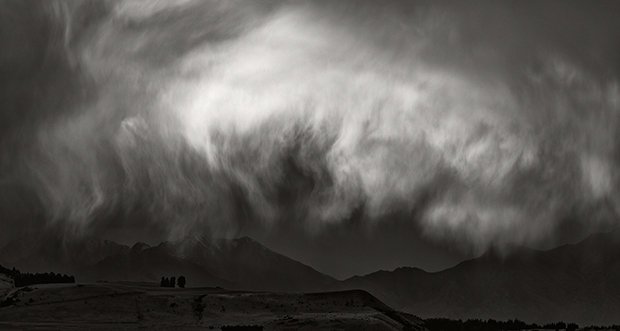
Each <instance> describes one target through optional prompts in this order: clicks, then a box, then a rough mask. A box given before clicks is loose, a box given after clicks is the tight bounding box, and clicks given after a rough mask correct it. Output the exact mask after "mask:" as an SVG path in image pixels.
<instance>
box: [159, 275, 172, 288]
mask: <svg viewBox="0 0 620 331" xmlns="http://www.w3.org/2000/svg"><path fill="white" fill-rule="evenodd" d="M161 287H170V280H169V279H168V277H162V278H161Z"/></svg>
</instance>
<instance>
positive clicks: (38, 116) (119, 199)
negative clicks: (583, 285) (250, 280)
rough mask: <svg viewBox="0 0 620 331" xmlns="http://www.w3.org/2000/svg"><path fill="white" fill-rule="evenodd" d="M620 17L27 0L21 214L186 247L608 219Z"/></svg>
mask: <svg viewBox="0 0 620 331" xmlns="http://www.w3.org/2000/svg"><path fill="white" fill-rule="evenodd" d="M616 7H617V5H616V4H614V3H605V2H597V3H596V4H585V3H565V2H545V3H533V2H532V3H529V2H502V3H498V2H476V3H462V2H439V3H438V2H409V1H407V2H397V1H393V2H389V3H381V4H379V3H377V2H374V1H338V2H332V1H324V2H323V1H317V2H310V1H299V2H260V3H257V2H250V1H176V2H168V1H137V0H136V1H106V2H60V1H58V2H46V3H40V2H8V3H7V4H5V5H3V8H2V9H0V10H1V14H2V16H3V19H2V23H1V24H2V27H3V28H2V44H3V46H8V47H4V48H5V49H10V51H9V52H5V53H3V54H2V58H1V60H2V61H1V63H2V72H3V73H6V75H3V77H2V81H1V82H0V84H1V86H2V92H1V93H3V94H2V95H3V99H4V100H6V102H5V104H6V106H4V105H3V109H2V113H1V114H0V116H1V118H0V119H1V120H2V124H1V125H2V132H1V139H2V142H1V143H2V146H1V148H2V156H1V157H2V163H1V164H0V166H2V169H3V170H4V171H3V173H4V174H3V176H2V182H1V184H0V185H2V195H3V196H9V195H10V194H9V193H7V192H9V191H13V190H15V188H19V189H18V190H16V191H19V192H22V193H17V194H18V196H23V198H20V197H17V198H16V197H12V198H10V199H3V205H2V208H3V210H6V212H5V213H4V214H6V215H21V214H20V213H22V214H23V212H21V211H20V210H23V207H20V206H21V205H23V204H24V203H25V204H31V205H32V206H35V207H33V208H34V209H35V210H40V211H41V212H40V213H41V215H42V216H40V218H41V219H44V223H45V224H54V225H57V226H60V227H61V228H63V229H65V230H66V231H68V232H71V233H81V232H95V233H101V232H105V231H107V230H108V229H117V228H122V227H123V226H127V227H128V228H136V227H137V228H140V227H149V228H150V229H157V230H155V232H161V233H165V234H167V235H168V236H172V237H181V236H184V235H187V234H188V233H193V232H196V231H199V232H201V233H202V232H210V233H213V234H214V235H228V234H232V233H235V232H236V231H239V229H240V228H242V227H244V226H245V225H244V224H248V223H252V224H254V223H257V224H260V226H265V227H267V228H270V227H278V226H281V224H282V223H283V222H294V223H296V224H297V223H298V224H299V226H301V227H302V228H304V229H306V230H308V231H310V232H313V233H316V232H317V231H321V230H322V229H327V228H330V227H331V226H333V225H334V224H339V223H342V222H350V220H351V219H352V218H354V216H353V215H355V214H356V213H362V214H363V215H364V216H363V218H362V219H363V220H364V222H365V224H367V226H368V227H370V228H372V227H373V224H375V223H377V222H381V220H382V219H385V217H386V215H392V214H398V215H407V216H406V218H407V221H408V222H415V223H416V224H417V226H418V227H416V228H418V229H420V231H422V232H423V233H424V234H425V235H428V236H431V237H433V238H452V239H456V240H457V241H458V242H460V243H462V244H463V245H466V246H470V247H472V246H473V247H476V248H485V247H487V246H488V245H490V244H499V245H502V244H506V243H515V242H516V243H522V242H535V241H537V240H540V239H543V238H548V237H549V236H550V235H551V234H553V233H554V230H555V229H556V228H557V227H558V225H560V224H559V223H561V222H562V220H563V219H567V218H569V216H570V218H571V219H584V221H583V222H587V224H591V226H593V227H594V226H597V225H598V224H601V223H606V222H611V221H613V220H615V217H616V214H617V211H618V208H619V204H620V200H619V198H618V193H619V192H618V189H617V187H618V185H617V184H618V180H619V178H618V171H617V168H618V167H617V165H618V161H619V157H618V152H617V150H618V144H617V141H618V139H617V138H618V130H617V129H618V125H619V124H620V123H618V120H619V119H618V116H619V111H620V109H619V107H620V87H619V83H618V76H619V69H620V68H619V64H618V62H619V61H618V60H619V59H620V50H619V45H618V40H620V36H619V34H620V27H619V26H618V25H619V23H618V22H617V20H615V15H614V14H613V13H614V12H616V13H617V11H618V8H616ZM4 18H6V19H4ZM15 201H21V202H22V203H15ZM593 211H596V212H593ZM586 215H587V216H588V217H587V218H586V217H585V216H586ZM377 235H378V236H380V235H381V234H380V233H378V234H377Z"/></svg>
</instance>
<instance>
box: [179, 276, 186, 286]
mask: <svg viewBox="0 0 620 331" xmlns="http://www.w3.org/2000/svg"><path fill="white" fill-rule="evenodd" d="M177 284H178V285H179V287H180V288H185V276H179V280H178V281H177Z"/></svg>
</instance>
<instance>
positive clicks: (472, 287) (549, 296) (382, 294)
mask: <svg viewBox="0 0 620 331" xmlns="http://www.w3.org/2000/svg"><path fill="white" fill-rule="evenodd" d="M339 288H342V289H353V288H360V289H364V290H367V291H369V292H370V293H372V294H374V295H376V296H377V297H378V298H379V299H381V300H383V301H385V302H386V303H387V304H389V305H391V306H393V307H395V308H396V309H403V310H405V311H409V312H412V313H415V314H417V315H420V316H422V317H432V316H443V317H450V318H495V319H510V318H519V319H522V320H527V321H531V322H545V321H554V320H567V321H575V322H579V323H599V324H600V323H606V324H611V323H618V322H620V314H618V312H619V311H620V234H618V233H617V232H616V233H608V234H597V235H593V236H591V237H589V238H588V239H586V240H584V241H582V242H580V243H577V244H572V245H565V246H561V247H558V248H556V249H553V250H550V251H536V250H529V249H518V250H516V251H514V252H513V253H512V254H511V255H510V256H507V257H501V256H499V255H498V254H494V253H492V252H491V253H488V254H485V255H483V256H481V257H480V258H477V259H472V260H469V261H465V262H462V263H460V264H459V265H457V266H455V267H453V268H450V269H447V270H444V271H441V272H437V273H427V272H425V271H423V270H420V269H415V268H399V269H396V270H394V271H391V272H387V271H379V272H375V273H372V274H369V275H366V276H361V277H352V278H350V279H347V280H345V281H343V282H342V283H341V284H340V285H339Z"/></svg>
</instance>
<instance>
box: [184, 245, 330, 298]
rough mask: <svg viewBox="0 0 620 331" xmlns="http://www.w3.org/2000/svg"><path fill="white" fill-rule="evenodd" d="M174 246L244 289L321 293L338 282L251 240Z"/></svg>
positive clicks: (197, 262) (189, 258)
mask: <svg viewBox="0 0 620 331" xmlns="http://www.w3.org/2000/svg"><path fill="white" fill-rule="evenodd" d="M174 245H175V247H176V251H178V252H179V254H180V256H182V257H183V258H185V259H187V260H189V261H191V262H193V263H196V264H198V265H202V266H205V267H206V268H209V270H212V272H214V273H216V274H218V275H220V276H221V277H222V278H224V279H227V280H230V281H232V282H233V283H234V284H237V286H238V287H241V288H244V289H253V290H268V291H318V290H322V289H325V288H327V287H329V286H331V285H333V284H334V283H335V282H336V280H335V279H334V278H332V277H330V276H327V275H324V274H322V273H320V272H318V271H316V270H315V269H313V268H311V267H309V266H307V265H305V264H303V263H300V262H298V261H295V260H293V259H291V258H288V257H286V256H284V255H281V254H278V253H276V252H274V251H272V250H270V249H268V248H267V247H265V246H263V245H261V244H260V243H258V242H256V241H255V240H253V239H251V238H249V237H243V238H239V239H232V240H218V241H209V240H206V239H201V238H194V239H187V240H184V241H181V242H178V243H175V244H174Z"/></svg>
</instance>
